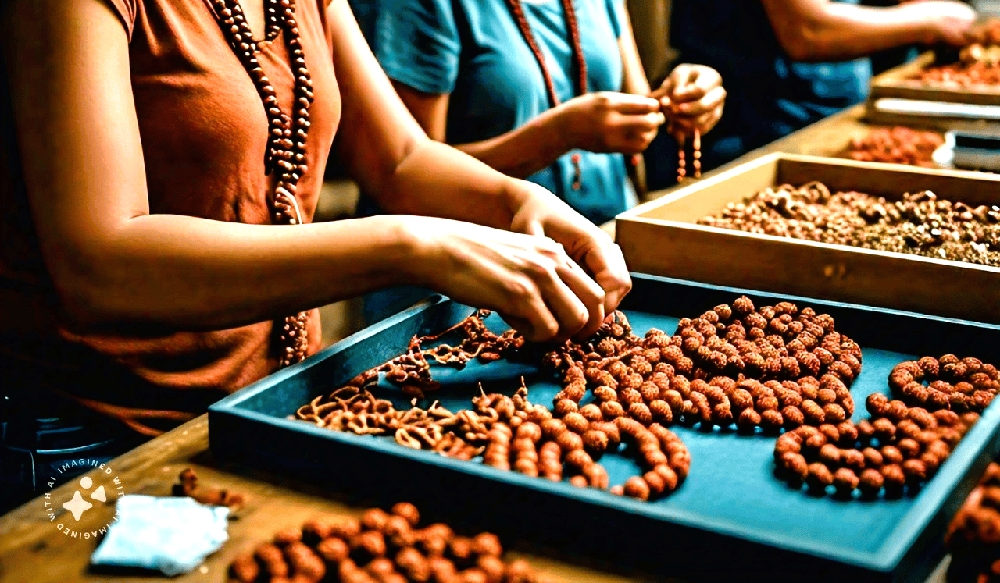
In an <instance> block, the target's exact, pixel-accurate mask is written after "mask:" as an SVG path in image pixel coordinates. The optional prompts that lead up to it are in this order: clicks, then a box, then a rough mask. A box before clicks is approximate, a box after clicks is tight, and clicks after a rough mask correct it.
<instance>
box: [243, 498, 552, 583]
mask: <svg viewBox="0 0 1000 583" xmlns="http://www.w3.org/2000/svg"><path fill="white" fill-rule="evenodd" d="M419 522H420V513H419V511H418V510H417V509H416V508H415V507H414V506H413V505H412V504H408V503H400V504H397V505H395V506H393V507H392V509H391V510H390V512H388V513H387V512H385V511H383V510H381V509H377V508H374V509H370V510H367V511H366V512H365V513H364V514H362V516H361V518H360V520H359V519H355V518H346V519H345V518H340V519H331V520H310V521H308V522H306V523H304V524H303V525H302V526H301V527H300V528H294V529H288V530H284V531H281V532H279V533H277V534H275V535H274V537H273V539H272V540H271V541H270V542H266V543H263V544H260V545H258V546H257V547H256V548H255V549H254V550H253V551H252V552H249V553H244V554H241V555H239V556H237V557H236V558H235V559H234V560H233V562H232V563H231V564H230V565H229V580H230V581H234V582H238V583H262V582H270V583H277V582H279V581H280V582H288V581H294V582H295V583H319V582H320V581H340V582H342V583H407V582H414V583H426V582H429V581H433V582H436V583H535V582H537V581H540V578H539V576H538V575H537V574H536V573H535V571H534V569H532V567H531V565H529V564H528V563H527V562H526V561H523V560H512V561H508V560H504V559H503V547H502V546H501V544H500V540H499V539H498V538H497V537H496V536H495V535H493V534H491V533H488V532H482V533H479V534H477V535H475V536H472V537H464V536H459V535H457V534H456V533H455V532H454V531H453V530H452V529H451V528H450V527H449V526H448V525H446V524H443V523H437V524H431V525H428V526H426V527H424V528H419Z"/></svg>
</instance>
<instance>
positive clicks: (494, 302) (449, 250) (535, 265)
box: [401, 216, 605, 342]
mask: <svg viewBox="0 0 1000 583" xmlns="http://www.w3.org/2000/svg"><path fill="white" fill-rule="evenodd" d="M401 224H402V225H403V226H404V230H405V232H406V233H407V238H408V239H409V240H410V241H412V249H413V251H414V255H413V256H412V258H411V261H410V262H409V266H410V268H412V269H413V271H414V273H413V274H412V276H413V279H414V280H415V281H416V282H418V283H420V284H422V285H425V286H427V287H430V288H431V289H434V290H435V291H439V292H441V293H443V294H445V295H447V296H448V297H450V298H452V299H454V300H456V301H459V302H462V303H464V304H467V305H472V306H477V307H483V308H488V309H491V310H495V311H496V312H497V313H498V314H499V315H500V316H501V317H503V318H504V320H506V321H507V323H508V324H510V325H511V326H513V327H514V328H515V329H517V330H518V331H519V332H521V333H522V334H523V335H524V336H525V338H527V339H528V340H532V341H556V342H561V341H564V340H566V339H568V338H570V337H572V336H574V335H576V334H580V335H584V336H589V335H591V334H593V332H594V331H596V327H595V326H594V325H593V322H594V321H596V324H597V326H600V323H601V319H603V316H604V302H605V293H604V291H603V290H602V289H601V287H600V286H599V285H598V284H597V283H596V282H594V280H593V279H591V278H590V277H589V276H588V275H587V274H586V273H585V272H584V271H583V269H581V268H580V266H579V265H578V264H577V263H576V262H575V261H573V259H572V258H570V257H569V255H568V254H567V253H566V250H565V249H564V247H563V246H562V245H560V244H559V243H557V242H555V241H554V240H552V239H550V238H548V237H540V236H532V235H527V234H521V233H511V232H509V231H504V230H500V229H493V228H489V227H483V226H479V225H474V224H472V223H465V222H461V221H452V220H447V219H434V218H427V217H416V216H412V217H406V218H405V219H403V222H402V223H401Z"/></svg>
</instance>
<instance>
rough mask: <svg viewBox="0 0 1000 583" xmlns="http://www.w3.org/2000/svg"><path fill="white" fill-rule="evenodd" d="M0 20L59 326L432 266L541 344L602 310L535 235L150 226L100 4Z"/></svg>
mask: <svg viewBox="0 0 1000 583" xmlns="http://www.w3.org/2000/svg"><path fill="white" fill-rule="evenodd" d="M3 9H4V12H3V23H2V24H3V31H2V32H3V41H2V42H3V53H4V58H5V66H6V69H7V72H8V82H9V87H10V91H11V98H12V104H13V109H14V117H15V126H16V127H15V129H16V134H17V141H18V146H19V149H20V155H21V160H22V166H23V170H24V180H25V183H26V187H27V193H28V197H29V202H30V205H31V208H32V214H33V219H34V224H35V228H36V231H37V234H38V238H39V241H40V244H41V250H42V254H43V257H44V260H45V262H46V266H47V268H48V271H49V274H50V276H51V278H52V280H53V282H54V285H55V287H56V290H57V292H58V293H59V295H60V298H61V300H62V307H63V309H64V310H65V311H66V312H67V313H68V314H69V315H70V316H71V317H74V318H76V319H78V320H81V321H83V322H86V323H89V324H91V325H97V326H100V325H109V326H117V325H122V324H130V323H143V324H146V325H149V324H161V325H164V326H169V327H171V328H187V329H202V328H220V327H226V326H234V325H239V324H244V323H250V322H255V321H261V320H266V319H270V318H274V317H277V316H281V315H284V314H288V313H292V312H294V311H296V310H300V309H304V308H309V307H314V306H317V305H322V304H325V303H328V302H330V301H334V300H337V299H342V298H345V297H350V296H354V295H357V294H360V293H363V292H366V291H370V290H373V289H377V288H380V287H384V286H387V285H392V284H397V283H408V282H415V283H422V280H429V279H431V278H430V277H429V276H428V273H430V272H433V271H437V272H440V273H446V274H448V275H449V276H450V277H449V278H448V281H445V282H443V283H442V282H438V283H439V285H437V286H436V288H437V289H441V290H445V291H446V292H447V291H452V289H451V288H452V287H455V288H456V290H457V291H458V294H457V295H459V296H462V297H461V299H463V300H468V301H470V302H474V303H476V304H477V305H482V306H483V307H489V308H493V309H497V310H501V311H503V310H508V311H509V312H510V313H511V314H513V316H512V320H514V321H517V322H520V323H521V327H522V329H523V330H525V332H526V333H527V334H528V335H529V337H532V338H535V339H542V338H551V337H553V336H555V335H557V334H558V335H566V334H571V333H573V332H575V331H577V330H579V329H580V327H582V326H583V323H584V322H587V321H588V319H589V318H590V315H591V314H592V313H596V312H597V311H598V310H596V309H591V307H592V305H593V304H594V303H595V302H596V301H600V300H606V298H605V297H604V295H603V293H602V292H601V291H600V290H599V289H598V290H597V291H596V292H595V291H593V290H591V291H592V293H591V295H590V296H588V295H587V289H585V287H586V285H587V281H585V280H581V278H580V275H579V274H577V273H576V272H574V271H573V268H572V266H568V265H566V263H572V261H569V260H568V258H567V257H566V255H565V252H564V251H563V250H562V248H560V247H559V246H558V245H556V244H555V243H552V242H551V241H549V240H547V239H545V238H542V237H529V236H526V235H517V234H514V233H506V232H502V231H496V230H493V229H484V228H480V227H475V226H473V225H467V224H463V223H458V222H456V221H447V220H440V219H424V218H415V217H410V218H407V217H376V218H374V219H364V220H357V221H340V222H336V223H324V224H313V225H298V226H257V225H244V224H238V223H227V222H220V221H212V220H206V219H200V218H194V217H187V216H177V215H150V214H149V208H148V199H147V192H146V178H145V171H144V162H143V158H142V147H141V143H140V136H139V129H138V122H137V119H136V113H135V109H134V106H133V100H132V93H131V85H130V79H129V56H128V55H129V52H128V45H127V39H126V33H125V30H124V28H123V26H122V23H121V22H120V21H119V19H118V18H117V17H116V15H114V14H113V13H112V12H111V10H110V9H109V8H108V7H107V6H106V5H105V4H104V2H103V1H101V0H11V1H8V2H6V3H5V4H4V7H3ZM393 123H394V124H395V125H405V124H406V123H407V120H406V119H405V117H401V118H398V119H394V120H393ZM409 123H410V124H411V126H412V127H413V128H416V124H415V123H414V122H412V120H410V122H409ZM373 129H374V128H373ZM413 134H414V136H419V134H420V132H419V128H416V129H415V130H413ZM366 140H373V141H375V140H377V137H372V136H364V138H362V139H361V140H359V141H366ZM420 141H426V139H424V140H419V139H411V140H406V141H399V140H396V141H384V140H383V142H381V143H382V144H391V146H392V147H393V148H395V150H396V151H398V155H399V156H400V157H401V158H406V159H411V158H410V157H409V156H406V154H407V153H408V149H417V150H419V149H421V147H419V146H420V144H418V143H416V142H420ZM409 154H412V152H409ZM438 168H441V167H440V166H439V167H438ZM443 169H444V170H448V171H450V170H455V171H456V173H461V170H462V169H463V168H462V164H461V163H455V164H453V165H451V166H447V165H446V166H445V167H444V168H443ZM471 175H472V177H474V178H478V179H483V180H484V181H485V182H486V184H484V185H483V186H482V187H481V188H479V189H476V188H470V189H469V190H468V191H467V192H468V194H472V195H476V194H478V193H479V192H480V191H481V192H483V194H484V195H488V194H489V193H490V191H491V189H493V190H494V191H507V190H510V191H518V190H519V189H517V188H511V187H509V186H506V185H508V184H509V182H510V181H507V182H505V181H504V180H503V179H502V177H499V176H492V175H491V174H490V173H488V172H482V171H481V172H478V173H476V172H472V173H471ZM428 184H430V185H433V184H434V183H433V181H428ZM204 195H205V196H211V193H204ZM472 198H475V196H473V197H472ZM513 198H514V197H511V199H512V200H513ZM526 198H530V197H526ZM512 205H513V203H512ZM457 206H462V205H461V204H458V205H457ZM470 206H471V207H478V208H480V209H482V205H477V204H475V203H471V205H470ZM467 209H468V207H466V209H465V210H467ZM520 212H521V209H520V208H518V207H517V206H516V205H513V208H512V209H511V211H510V212H509V213H508V214H509V215H510V216H511V217H514V218H513V220H516V218H517V216H518V213H520ZM486 216H488V215H486ZM480 218H485V217H480ZM484 222H486V221H484ZM500 222H502V221H497V223H498V224H499V223H500ZM510 224H511V223H508V224H507V225H505V226H507V227H509V226H510ZM590 235H593V233H592V232H590V231H587V232H586V233H585V234H583V235H579V237H578V238H579V240H581V241H589V240H590V239H588V236H590ZM591 238H593V237H591ZM448 245H450V247H448ZM590 245H591V246H592V247H593V248H594V249H599V250H600V251H601V252H602V254H601V256H602V257H608V258H609V260H608V261H607V265H608V267H607V269H606V273H605V275H606V276H607V277H608V278H609V281H615V282H617V283H618V284H619V286H620V287H624V289H625V291H627V286H628V276H627V273H624V275H622V273H623V272H624V270H625V267H624V262H620V263H619V262H618V261H616V260H614V257H613V255H611V254H609V251H610V250H611V247H612V246H611V245H610V243H607V244H605V243H604V242H603V241H599V240H596V239H595V240H593V241H592V242H591V243H590ZM619 257H620V255H619ZM576 270H579V267H577V268H576ZM557 280H558V281H557ZM466 282H471V283H468V284H467V286H462V285H461V284H463V283H466ZM567 282H568V283H567ZM560 286H561V287H560ZM595 287H596V286H595ZM615 289H616V290H617V289H619V288H615ZM570 290H571V291H570ZM621 293H624V292H621ZM581 296H582V297H584V298H586V299H585V300H581V299H580V297H581ZM594 296H599V297H596V298H595V297H594ZM517 306H523V307H520V308H518V307H517Z"/></svg>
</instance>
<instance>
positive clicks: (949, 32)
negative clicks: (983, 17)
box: [903, 0, 982, 46]
mask: <svg viewBox="0 0 1000 583" xmlns="http://www.w3.org/2000/svg"><path fill="white" fill-rule="evenodd" d="M903 8H904V9H905V10H909V11H912V12H913V13H915V14H916V16H917V17H918V18H921V19H923V20H924V21H926V22H927V23H928V27H929V38H928V39H927V40H928V44H933V43H945V44H949V45H952V46H963V45H967V44H969V43H973V42H981V41H982V28H981V27H976V26H974V25H975V22H976V11H975V10H973V9H972V8H971V7H970V6H969V5H968V4H965V3H963V2H956V1H950V0H921V1H919V2H908V3H906V4H905V6H904V7H903Z"/></svg>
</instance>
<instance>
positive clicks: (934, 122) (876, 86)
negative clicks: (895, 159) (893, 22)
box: [865, 51, 1000, 132]
mask: <svg viewBox="0 0 1000 583" xmlns="http://www.w3.org/2000/svg"><path fill="white" fill-rule="evenodd" d="M936 61H937V55H935V53H934V52H933V51H928V52H925V53H923V54H921V55H920V56H919V57H917V58H916V59H914V60H912V61H910V62H909V63H905V64H903V65H900V66H898V67H894V68H892V69H890V70H888V71H886V72H885V73H882V74H881V75H878V76H877V77H875V78H873V79H872V81H871V90H870V92H869V96H868V100H867V102H866V108H865V118H866V119H867V120H868V121H870V122H872V123H879V124H888V125H921V126H926V127H932V128H936V129H942V130H948V129H959V130H963V131H988V132H994V131H998V128H1000V123H997V122H993V121H986V120H970V119H968V118H961V117H947V116H942V117H938V116H925V115H910V114H905V113H895V112H887V111H880V110H878V109H876V108H875V102H876V101H878V100H879V99H882V98H885V97H895V98H900V99H914V100H919V101H943V102H947V103H966V104H970V105H1000V87H996V88H982V89H948V88H944V87H935V86H931V85H923V84H921V83H919V82H916V81H911V80H909V79H908V78H909V77H910V76H911V75H913V74H914V73H917V72H919V71H920V70H921V69H924V68H926V67H928V66H930V65H933V64H935V62H936Z"/></svg>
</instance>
